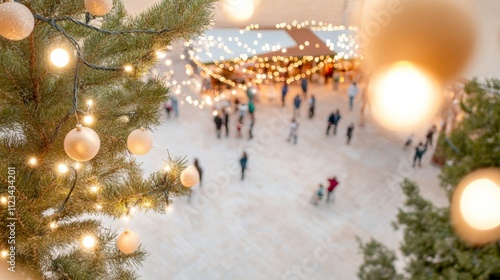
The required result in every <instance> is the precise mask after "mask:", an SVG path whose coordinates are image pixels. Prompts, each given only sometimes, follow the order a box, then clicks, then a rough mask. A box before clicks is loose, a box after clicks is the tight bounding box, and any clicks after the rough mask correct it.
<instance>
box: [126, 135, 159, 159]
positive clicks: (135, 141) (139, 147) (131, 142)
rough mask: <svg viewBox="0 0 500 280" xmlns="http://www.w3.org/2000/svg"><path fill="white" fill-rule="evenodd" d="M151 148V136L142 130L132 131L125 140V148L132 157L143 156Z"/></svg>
mask: <svg viewBox="0 0 500 280" xmlns="http://www.w3.org/2000/svg"><path fill="white" fill-rule="evenodd" d="M152 147H153V136H152V135H151V133H149V131H147V130H146V129H144V128H140V129H136V130H134V131H132V132H131V133H130V134H129V136H128V138H127V148H128V150H129V151H130V152H131V153H132V154H134V155H138V156H142V155H145V154H147V153H148V152H149V151H150V150H151V148H152Z"/></svg>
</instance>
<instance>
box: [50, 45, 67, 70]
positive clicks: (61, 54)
mask: <svg viewBox="0 0 500 280" xmlns="http://www.w3.org/2000/svg"><path fill="white" fill-rule="evenodd" d="M50 62H52V64H54V65H55V66H57V67H64V66H66V65H68V62H69V54H68V52H67V51H66V50H65V49H61V48H57V49H54V50H53V51H52V52H51V53H50Z"/></svg>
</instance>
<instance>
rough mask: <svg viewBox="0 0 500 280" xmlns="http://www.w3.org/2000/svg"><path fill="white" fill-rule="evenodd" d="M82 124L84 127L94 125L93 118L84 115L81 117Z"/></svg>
mask: <svg viewBox="0 0 500 280" xmlns="http://www.w3.org/2000/svg"><path fill="white" fill-rule="evenodd" d="M83 123H85V124H86V125H91V124H93V123H94V117H93V116H91V115H85V116H84V117H83Z"/></svg>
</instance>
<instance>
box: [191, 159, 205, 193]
mask: <svg viewBox="0 0 500 280" xmlns="http://www.w3.org/2000/svg"><path fill="white" fill-rule="evenodd" d="M193 165H194V167H195V168H196V170H197V171H198V174H199V175H200V187H201V186H202V185H203V169H202V168H201V166H200V161H199V160H198V159H197V158H195V159H194V164H193Z"/></svg>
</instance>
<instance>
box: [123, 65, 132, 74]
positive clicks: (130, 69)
mask: <svg viewBox="0 0 500 280" xmlns="http://www.w3.org/2000/svg"><path fill="white" fill-rule="evenodd" d="M123 70H125V72H129V73H130V72H132V71H133V70H134V67H132V65H125V66H124V67H123Z"/></svg>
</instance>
